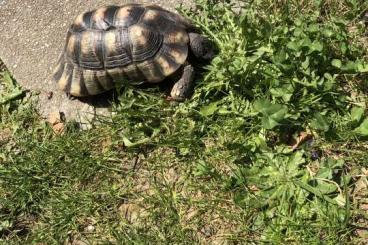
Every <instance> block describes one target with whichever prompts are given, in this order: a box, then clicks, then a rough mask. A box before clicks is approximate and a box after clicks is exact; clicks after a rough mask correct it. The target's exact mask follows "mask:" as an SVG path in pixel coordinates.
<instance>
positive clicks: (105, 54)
mask: <svg viewBox="0 0 368 245" xmlns="http://www.w3.org/2000/svg"><path fill="white" fill-rule="evenodd" d="M190 26H191V24H190V23H189V22H188V21H187V20H186V19H185V18H183V17H182V16H180V15H178V14H175V13H172V12H170V11H167V10H165V9H163V8H161V7H159V6H156V5H147V4H127V5H123V6H120V7H119V6H107V7H103V8H99V9H96V10H93V11H89V12H85V13H83V14H80V15H78V16H77V18H76V19H75V21H74V22H73V24H72V25H71V27H70V28H69V31H68V35H67V38H66V44H65V47H64V52H63V54H62V55H61V57H60V59H59V61H58V64H57V67H56V69H55V74H54V78H55V79H56V80H57V81H58V83H59V87H60V88H61V89H62V90H64V91H66V92H68V93H70V94H71V95H74V96H87V95H94V94H99V93H102V92H104V91H107V90H109V89H111V88H113V87H114V86H115V85H116V83H117V82H121V81H125V80H126V81H129V82H139V83H141V82H152V83H155V82H160V81H162V80H164V79H165V78H166V77H167V76H169V75H171V74H172V73H174V72H175V71H176V70H177V69H179V67H180V66H182V64H183V63H184V62H185V60H186V59H187V55H188V42H189V37H188V34H187V28H190Z"/></svg>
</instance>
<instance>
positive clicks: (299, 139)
mask: <svg viewBox="0 0 368 245" xmlns="http://www.w3.org/2000/svg"><path fill="white" fill-rule="evenodd" d="M312 138H313V135H312V134H311V133H307V132H300V133H299V135H298V137H297V138H296V142H295V143H294V144H293V145H292V149H293V150H296V149H297V148H298V147H299V146H301V145H302V144H304V143H305V142H306V141H308V140H310V139H312Z"/></svg>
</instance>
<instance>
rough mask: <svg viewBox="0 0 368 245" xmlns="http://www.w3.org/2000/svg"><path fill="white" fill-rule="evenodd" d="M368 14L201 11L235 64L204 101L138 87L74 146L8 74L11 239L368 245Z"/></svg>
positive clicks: (5, 215) (2, 217)
mask: <svg viewBox="0 0 368 245" xmlns="http://www.w3.org/2000/svg"><path fill="white" fill-rule="evenodd" d="M275 2H276V3H275ZM286 2H287V3H286ZM367 8H368V5H367V4H365V3H364V1H358V0H345V1H337V0H336V1H333V0H331V1H317V0H316V1H312V0H308V1H303V4H301V3H300V1H271V0H255V1H242V2H239V3H237V4H236V5H235V6H231V5H229V4H227V3H224V2H223V1H212V0H199V1H197V6H196V9H193V10H191V11H189V10H182V11H183V14H185V15H188V17H189V18H191V19H192V20H193V21H194V23H195V24H196V25H198V26H199V27H200V28H201V29H202V30H203V31H204V33H205V34H206V35H208V37H210V38H211V39H213V40H214V41H215V42H216V43H217V45H218V47H219V50H220V53H219V54H218V56H217V57H216V58H215V59H214V60H213V62H212V63H211V64H209V65H208V66H206V67H205V70H204V72H203V76H202V77H199V78H198V79H197V86H196V90H195V94H194V95H193V97H192V99H190V100H188V101H186V102H184V103H181V104H179V105H171V104H169V103H168V102H167V101H165V100H164V99H163V96H162V94H161V92H159V91H158V89H156V88H152V89H139V88H131V87H128V88H124V89H123V90H122V91H121V94H120V96H119V101H118V102H116V104H114V107H113V110H114V111H115V112H116V113H115V114H114V116H113V117H112V118H104V117H100V118H99V119H98V121H97V122H96V124H94V125H93V127H92V128H91V129H89V130H84V131H80V130H78V128H76V126H75V124H73V123H69V124H67V130H66V133H65V134H64V135H61V136H56V135H54V134H53V132H52V129H51V128H50V127H49V126H48V125H47V123H46V122H44V121H42V120H41V119H40V117H39V116H38V114H37V111H36V109H35V103H36V101H35V100H36V99H37V97H36V96H29V95H28V94H25V93H23V92H22V91H21V90H20V88H19V87H17V86H16V85H15V83H14V81H13V80H12V79H11V77H10V76H9V74H8V73H6V72H5V73H4V72H3V73H2V74H3V75H2V78H1V85H2V87H3V90H2V91H1V94H0V114H1V115H0V116H1V119H0V120H1V121H0V241H1V242H3V243H6V244H9V243H19V244H24V243H43V244H53V243H63V242H70V243H73V242H77V241H85V242H87V243H88V242H89V243H91V244H97V243H118V244H128V243H167V244H172V243H173V244H185V243H187V244H193V243H209V244H211V243H216V242H217V243H220V244H221V243H254V244H258V243H273V244H284V243H291V244H364V243H365V242H366V241H367V239H368V235H367V229H368V222H367V219H368V215H367V205H368V199H367V194H368V192H367V185H368V184H367V174H368V171H367V168H368V164H367V161H366V159H368V151H367V148H368V143H367V137H368V117H367V110H366V106H367V72H368V59H367V57H368V56H367V54H368V52H367V50H368V49H367V47H368V45H367V42H368V40H367V38H366V36H365V33H366V28H365V26H364V23H362V22H361V21H360V16H361V15H362V13H364V12H365V11H366V10H367ZM299 134H305V135H308V136H309V139H308V140H306V141H305V142H302V143H301V144H298V145H295V142H294V141H295V140H296V139H297V138H298V135H299ZM293 142H294V143H293ZM293 145H294V148H295V149H293V147H292V146H293Z"/></svg>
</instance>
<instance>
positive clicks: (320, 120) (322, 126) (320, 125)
mask: <svg viewBox="0 0 368 245" xmlns="http://www.w3.org/2000/svg"><path fill="white" fill-rule="evenodd" d="M311 127H312V128H314V129H317V130H321V131H324V132H326V131H328V129H329V128H330V126H329V125H328V123H327V120H326V117H325V116H323V115H322V114H320V113H318V112H317V113H315V114H314V120H313V121H312V123H311Z"/></svg>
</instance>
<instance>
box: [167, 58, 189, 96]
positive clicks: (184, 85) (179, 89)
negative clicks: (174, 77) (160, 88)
mask: <svg viewBox="0 0 368 245" xmlns="http://www.w3.org/2000/svg"><path fill="white" fill-rule="evenodd" d="M193 81H194V68H193V66H192V65H191V64H185V65H184V69H183V73H182V76H181V78H180V79H179V81H177V82H176V83H175V84H174V86H173V88H172V89H171V93H170V96H171V99H172V100H175V101H184V100H185V99H187V98H188V97H189V96H190V95H191V93H192V91H193V87H194V84H193Z"/></svg>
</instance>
